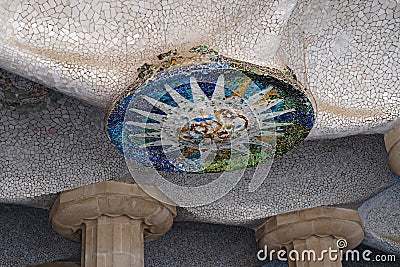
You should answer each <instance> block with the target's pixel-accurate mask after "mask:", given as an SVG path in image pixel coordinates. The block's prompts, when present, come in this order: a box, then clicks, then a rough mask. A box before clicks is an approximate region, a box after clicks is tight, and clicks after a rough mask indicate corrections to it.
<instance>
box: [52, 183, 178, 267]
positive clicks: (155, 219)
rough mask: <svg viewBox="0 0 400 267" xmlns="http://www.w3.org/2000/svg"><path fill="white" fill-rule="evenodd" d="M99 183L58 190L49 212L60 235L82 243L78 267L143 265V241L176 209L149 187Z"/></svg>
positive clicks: (160, 230)
mask: <svg viewBox="0 0 400 267" xmlns="http://www.w3.org/2000/svg"><path fill="white" fill-rule="evenodd" d="M148 190H151V195H153V196H156V199H155V198H153V197H151V196H150V195H148V194H147V193H146V192H145V191H143V190H142V189H141V188H140V187H139V186H138V185H136V184H124V183H119V182H113V181H108V182H101V183H98V184H92V185H88V186H83V187H80V188H77V189H73V190H71V191H67V192H63V193H61V194H60V195H59V196H58V198H57V200H56V202H55V204H54V206H53V207H52V209H51V212H50V222H51V224H52V225H53V228H54V230H55V231H56V232H57V233H59V234H60V235H62V236H64V237H65V238H68V239H70V240H73V241H76V242H82V259H81V264H82V267H99V266H102V267H112V266H113V267H128V266H129V267H139V266H144V263H143V258H144V251H143V247H144V244H143V243H144V240H152V239H155V238H157V237H159V236H161V235H163V234H164V233H165V232H167V231H168V230H169V228H170V227H171V225H172V223H173V218H174V217H175V215H176V208H175V207H174V206H171V205H167V204H165V203H163V202H160V201H159V200H163V199H164V200H165V199H166V198H165V196H163V194H162V193H161V192H160V191H158V190H157V189H156V188H154V187H151V186H148V187H147V188H146V191H147V192H149V191H148Z"/></svg>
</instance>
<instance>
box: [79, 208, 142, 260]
mask: <svg viewBox="0 0 400 267" xmlns="http://www.w3.org/2000/svg"><path fill="white" fill-rule="evenodd" d="M143 243H144V238H143V227H142V221H141V220H133V219H131V218H129V217H127V216H119V217H114V218H113V217H108V216H100V217H99V218H97V219H94V220H85V221H84V226H83V229H82V255H85V256H84V257H82V267H112V266H118V267H140V266H144V263H143V262H144V260H143V256H144V246H143Z"/></svg>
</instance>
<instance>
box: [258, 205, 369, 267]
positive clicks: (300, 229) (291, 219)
mask: <svg viewBox="0 0 400 267" xmlns="http://www.w3.org/2000/svg"><path fill="white" fill-rule="evenodd" d="M256 239H257V242H258V245H259V247H260V249H262V250H265V251H266V252H267V255H269V254H270V253H271V251H272V250H274V251H275V252H277V251H282V250H285V251H286V255H285V256H284V257H282V256H283V255H280V257H281V258H287V259H288V263H289V267H295V266H297V267H300V266H302V267H318V266H321V267H322V266H332V267H340V266H342V264H341V261H340V251H339V249H352V248H354V247H356V246H357V245H359V244H360V243H361V241H362V240H363V239H364V228H363V225H362V223H361V219H360V216H359V215H358V212H357V211H356V210H349V209H342V208H334V207H316V208H311V209H305V210H299V211H293V212H289V213H285V214H279V215H276V216H274V217H272V218H270V219H269V220H267V221H266V222H265V223H264V224H263V225H261V226H260V227H259V228H258V229H257V230H256ZM266 248H267V249H266ZM323 251H324V252H323ZM325 251H326V252H325ZM314 253H315V254H314ZM274 256H275V257H277V256H279V255H277V254H276V253H274ZM278 258H279V257H278Z"/></svg>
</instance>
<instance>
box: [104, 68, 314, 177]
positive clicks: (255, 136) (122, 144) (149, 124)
mask: <svg viewBox="0 0 400 267" xmlns="http://www.w3.org/2000/svg"><path fill="white" fill-rule="evenodd" d="M313 122H314V112H313V107H312V104H311V102H310V101H309V99H308V98H307V97H306V95H305V94H304V93H303V92H302V91H300V90H299V89H297V88H296V87H294V86H293V85H291V84H289V83H287V82H285V81H283V80H280V79H278V78H275V77H273V76H270V75H260V74H255V73H253V72H249V71H243V70H239V69H237V68H233V67H231V66H229V64H220V63H209V64H203V65H198V66H190V67H182V68H179V69H175V70H172V71H163V72H160V73H158V74H157V75H155V77H153V78H152V79H151V80H149V81H147V82H146V84H145V85H142V86H137V87H135V88H131V89H130V90H129V92H128V93H127V94H126V95H125V96H124V97H123V98H122V99H121V100H120V101H119V102H118V103H117V104H116V106H115V107H114V108H113V110H112V111H111V113H110V115H109V117H108V123H107V130H108V133H109V136H110V139H111V141H112V142H113V143H114V144H115V145H116V146H117V147H118V148H119V149H120V150H121V151H123V153H124V155H125V157H127V158H129V159H133V160H135V161H136V162H138V163H140V164H141V165H143V166H147V167H152V168H155V169H157V170H162V171H172V172H191V173H203V172H223V171H226V170H235V169H242V168H245V167H251V166H256V165H257V164H258V163H260V162H265V161H272V160H273V158H274V157H275V156H279V155H282V154H284V153H286V152H287V151H289V150H290V149H292V148H293V147H295V146H296V145H298V144H299V143H300V142H301V141H302V140H303V139H304V138H305V137H306V136H307V135H308V133H309V131H310V130H311V128H312V126H313Z"/></svg>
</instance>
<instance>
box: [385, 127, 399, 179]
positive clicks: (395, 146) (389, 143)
mask: <svg viewBox="0 0 400 267" xmlns="http://www.w3.org/2000/svg"><path fill="white" fill-rule="evenodd" d="M384 139H385V146H386V151H387V153H388V157H389V159H388V162H389V167H390V169H392V171H393V172H394V173H396V174H397V175H400V126H397V127H395V128H393V129H391V130H389V131H387V132H386V133H385V135H384Z"/></svg>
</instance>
